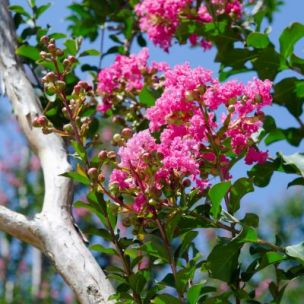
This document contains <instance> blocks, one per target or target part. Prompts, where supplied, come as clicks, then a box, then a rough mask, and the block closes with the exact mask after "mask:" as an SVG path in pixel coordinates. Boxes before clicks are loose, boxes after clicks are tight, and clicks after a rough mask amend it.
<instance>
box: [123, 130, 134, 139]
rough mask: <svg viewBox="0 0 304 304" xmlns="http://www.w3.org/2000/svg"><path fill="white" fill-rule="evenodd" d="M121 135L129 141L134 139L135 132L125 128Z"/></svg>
mask: <svg viewBox="0 0 304 304" xmlns="http://www.w3.org/2000/svg"><path fill="white" fill-rule="evenodd" d="M121 135H122V137H123V138H125V139H129V138H131V137H132V135H133V132H132V130H131V129H130V128H124V129H123V130H122V131H121Z"/></svg>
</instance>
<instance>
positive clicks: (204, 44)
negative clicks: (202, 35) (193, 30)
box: [200, 39, 212, 51]
mask: <svg viewBox="0 0 304 304" xmlns="http://www.w3.org/2000/svg"><path fill="white" fill-rule="evenodd" d="M200 44H201V47H202V48H203V49H204V51H208V50H210V49H211V48H212V42H211V41H208V40H204V39H202V40H201V43H200Z"/></svg>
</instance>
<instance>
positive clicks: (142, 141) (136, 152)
mask: <svg viewBox="0 0 304 304" xmlns="http://www.w3.org/2000/svg"><path fill="white" fill-rule="evenodd" d="M156 150H157V144H156V142H155V139H154V138H153V137H152V136H151V134H150V132H149V130H145V131H141V132H138V133H136V134H135V135H134V136H133V137H132V138H131V139H129V140H128V142H127V144H126V146H125V147H121V148H120V149H119V151H118V155H119V156H120V158H121V166H122V167H126V168H130V166H132V167H133V168H134V169H136V168H138V167H139V168H146V167H147V166H148V165H149V164H147V163H146V162H145V159H144V156H145V154H146V153H151V152H153V151H156Z"/></svg>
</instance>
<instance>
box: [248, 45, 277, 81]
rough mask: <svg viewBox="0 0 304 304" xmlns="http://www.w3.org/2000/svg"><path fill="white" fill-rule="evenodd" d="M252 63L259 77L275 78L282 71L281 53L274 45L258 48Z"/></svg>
mask: <svg viewBox="0 0 304 304" xmlns="http://www.w3.org/2000/svg"><path fill="white" fill-rule="evenodd" d="M252 57H253V59H252V65H253V67H254V69H255V70H256V71H257V73H258V76H259V78H261V79H270V80H273V79H274V78H275V77H276V75H277V74H278V73H279V71H280V61H281V57H280V55H279V54H278V53H277V52H276V51H275V49H274V47H273V46H268V47H267V48H264V49H256V50H255V55H254V56H252Z"/></svg>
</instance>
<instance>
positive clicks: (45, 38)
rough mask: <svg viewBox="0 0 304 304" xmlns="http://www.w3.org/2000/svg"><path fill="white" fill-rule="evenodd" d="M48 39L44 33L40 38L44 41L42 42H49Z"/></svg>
mask: <svg viewBox="0 0 304 304" xmlns="http://www.w3.org/2000/svg"><path fill="white" fill-rule="evenodd" d="M49 40H50V38H49V37H48V36H46V35H44V36H42V37H41V38H40V42H41V43H44V44H47V43H48V42H49Z"/></svg>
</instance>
